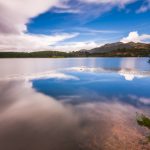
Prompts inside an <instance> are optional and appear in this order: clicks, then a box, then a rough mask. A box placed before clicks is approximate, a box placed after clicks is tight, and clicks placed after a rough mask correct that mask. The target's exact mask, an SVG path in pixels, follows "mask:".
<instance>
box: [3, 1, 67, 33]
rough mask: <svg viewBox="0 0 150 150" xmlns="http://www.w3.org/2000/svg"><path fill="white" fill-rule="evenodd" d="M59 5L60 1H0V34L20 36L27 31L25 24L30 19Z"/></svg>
mask: <svg viewBox="0 0 150 150" xmlns="http://www.w3.org/2000/svg"><path fill="white" fill-rule="evenodd" d="M62 1H65V0H62ZM59 5H61V0H36V2H35V1H34V0H25V1H21V0H13V1H12V0H0V9H1V13H0V33H13V34H14V33H15V34H20V33H22V32H24V31H27V27H26V24H27V23H29V22H30V19H31V18H34V17H36V16H38V15H40V14H41V13H44V12H46V11H48V10H49V9H50V8H52V7H53V6H58V7H59Z"/></svg>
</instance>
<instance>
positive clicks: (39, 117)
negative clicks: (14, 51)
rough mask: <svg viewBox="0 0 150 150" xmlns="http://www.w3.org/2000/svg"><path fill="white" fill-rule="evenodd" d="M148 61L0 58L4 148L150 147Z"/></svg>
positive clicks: (91, 149) (110, 149)
mask: <svg viewBox="0 0 150 150" xmlns="http://www.w3.org/2000/svg"><path fill="white" fill-rule="evenodd" d="M147 60H148V58H133V59H131V58H130V59H125V58H122V59H121V58H115V59H111V58H106V59H98V58H93V59H92V58H90V59H46V60H45V59H33V60H32V59H29V60H28V59H25V60H24V59H14V60H12V59H11V60H9V59H4V60H0V62H1V63H0V68H1V71H3V72H2V73H0V94H1V99H0V149H2V150H17V149H19V150H27V149H28V150H41V149H42V150H60V149H61V150H70V149H71V150H85V149H86V150H100V149H102V150H116V149H119V150H124V149H129V150H130V149H133V150H134V149H136V150H141V149H147V150H148V149H149V147H150V144H148V143H147V144H143V143H146V141H145V138H144V135H145V134H146V133H145V132H146V131H145V130H141V129H140V128H139V127H138V125H137V124H136V119H135V118H136V112H140V113H144V114H147V115H150V109H149V108H150V93H149V89H150V66H149V64H148V63H147ZM123 73H124V74H123ZM128 74H129V75H132V78H131V77H128V76H127V75H128Z"/></svg>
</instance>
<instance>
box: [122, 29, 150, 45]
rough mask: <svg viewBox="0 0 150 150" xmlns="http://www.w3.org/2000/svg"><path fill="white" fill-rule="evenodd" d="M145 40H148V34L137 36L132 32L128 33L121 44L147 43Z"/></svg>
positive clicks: (135, 32)
mask: <svg viewBox="0 0 150 150" xmlns="http://www.w3.org/2000/svg"><path fill="white" fill-rule="evenodd" d="M147 40H150V35H149V34H141V35H139V33H138V32H137V31H134V32H130V33H129V35H128V36H127V37H124V38H122V39H121V42H123V43H128V42H135V43H138V42H147Z"/></svg>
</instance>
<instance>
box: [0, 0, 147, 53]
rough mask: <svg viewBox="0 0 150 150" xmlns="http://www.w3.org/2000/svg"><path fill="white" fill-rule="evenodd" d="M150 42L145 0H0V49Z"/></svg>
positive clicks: (69, 48) (63, 48) (64, 48)
mask: <svg viewBox="0 0 150 150" xmlns="http://www.w3.org/2000/svg"><path fill="white" fill-rule="evenodd" d="M113 42H123V43H127V42H145V43H148V42H150V0H36V1H35V0H13V1H12V0H0V51H19V52H22V51H26V52H30V51H42V50H59V51H66V52H69V51H77V50H81V49H92V48H95V47H98V46H102V45H104V44H106V43H113Z"/></svg>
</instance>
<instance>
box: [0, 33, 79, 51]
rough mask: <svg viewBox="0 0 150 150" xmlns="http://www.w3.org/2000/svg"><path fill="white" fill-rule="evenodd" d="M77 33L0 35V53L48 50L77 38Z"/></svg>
mask: <svg viewBox="0 0 150 150" xmlns="http://www.w3.org/2000/svg"><path fill="white" fill-rule="evenodd" d="M77 35H78V33H72V34H66V33H63V34H59V35H52V36H48V35H35V34H24V33H22V34H21V35H20V34H17V35H16V34H15V35H14V34H11V35H0V51H37V50H48V49H50V48H51V47H50V45H53V44H56V43H57V42H60V41H64V40H66V39H70V38H73V37H75V36H77Z"/></svg>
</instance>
